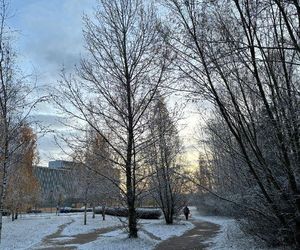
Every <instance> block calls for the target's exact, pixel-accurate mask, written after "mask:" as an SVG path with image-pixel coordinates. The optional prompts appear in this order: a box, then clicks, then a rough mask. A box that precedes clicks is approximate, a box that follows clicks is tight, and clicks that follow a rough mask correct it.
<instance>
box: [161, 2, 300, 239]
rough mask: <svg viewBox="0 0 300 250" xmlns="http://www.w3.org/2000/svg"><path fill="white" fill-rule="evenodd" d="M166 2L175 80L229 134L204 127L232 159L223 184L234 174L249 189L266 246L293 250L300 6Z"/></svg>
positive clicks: (296, 218)
mask: <svg viewBox="0 0 300 250" xmlns="http://www.w3.org/2000/svg"><path fill="white" fill-rule="evenodd" d="M165 3H166V5H167V7H168V8H169V10H170V11H171V12H172V16H173V20H174V27H175V28H174V29H173V30H172V32H170V39H169V46H170V48H172V49H173V50H174V51H175V52H176V53H177V56H178V57H177V59H178V61H177V64H176V66H177V69H178V73H179V74H180V76H181V77H184V78H185V79H187V80H188V81H189V83H190V86H191V89H189V90H190V91H191V92H193V93H194V94H195V95H198V96H199V95H201V96H202V97H204V98H206V99H207V100H208V101H209V102H211V104H212V105H211V106H212V107H213V108H212V112H214V113H215V114H216V116H215V117H216V120H218V121H221V122H222V124H224V125H225V126H226V127H225V128H224V129H226V131H228V132H229V135H230V136H228V134H225V133H224V134H222V130H220V129H219V130H218V128H217V127H216V126H211V128H212V130H211V131H213V135H214V138H216V137H218V138H219V140H218V142H219V143H220V142H221V141H223V143H222V144H220V145H222V150H227V152H228V154H226V156H227V157H226V160H227V159H230V160H232V162H231V163H230V165H228V166H230V168H231V173H230V176H227V177H228V178H231V177H232V176H234V175H232V173H234V172H233V169H234V168H235V167H238V168H239V169H241V174H240V175H236V176H235V178H240V177H242V178H243V180H245V181H248V182H249V186H250V187H252V190H255V192H252V193H251V192H250V189H249V190H248V191H249V193H251V197H252V198H253V199H254V200H255V202H254V203H253V204H251V201H250V200H249V201H250V205H254V204H255V205H258V206H259V209H260V211H261V213H255V214H253V210H251V209H250V210H251V211H252V212H249V214H251V215H250V216H252V218H253V220H252V222H253V221H255V223H257V225H258V224H259V223H261V222H262V221H263V222H264V224H265V225H269V227H266V226H264V227H263V226H261V227H260V229H261V235H260V236H261V237H262V238H264V239H265V240H268V241H269V242H271V241H272V240H273V239H274V235H277V236H278V237H276V240H277V241H276V244H284V243H286V242H289V243H293V242H294V243H296V244H298V245H299V244H300V243H299V242H300V237H299V235H300V234H299V229H300V226H299V221H300V220H299V152H300V151H299V145H300V144H299V109H297V107H298V106H299V77H298V73H297V72H298V67H299V51H298V47H297V46H298V44H297V36H298V34H299V33H298V31H299V18H298V16H299V15H298V14H299V12H298V10H299V9H298V7H299V3H298V2H297V1H270V0H261V1H246V0H245V1H237V0H233V1H227V2H224V1H213V4H212V2H209V1H193V0H191V1H181V0H170V1H165ZM171 26H172V25H171ZM178 27H180V28H178ZM227 139H230V142H231V143H230V144H228V143H227V141H224V140H227ZM215 142H217V140H215ZM268 144H271V145H272V146H271V147H269V146H268ZM215 152H218V154H220V150H219V151H218V150H215ZM215 156H217V155H215ZM215 159H217V157H215ZM219 159H221V160H222V158H219ZM246 170H247V171H246ZM245 172H247V175H246V176H243V173H245ZM254 197H255V198H254ZM261 197H263V199H262V198H261ZM252 208H253V207H252ZM254 218H255V219H254ZM249 221H251V220H249ZM249 223H250V222H249ZM278 228H279V229H278ZM257 229H258V228H257ZM268 237H269V238H268ZM273 242H274V241H273Z"/></svg>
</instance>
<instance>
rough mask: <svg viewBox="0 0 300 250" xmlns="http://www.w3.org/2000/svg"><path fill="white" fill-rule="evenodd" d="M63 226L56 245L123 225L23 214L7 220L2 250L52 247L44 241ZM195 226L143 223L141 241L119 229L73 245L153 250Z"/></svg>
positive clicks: (76, 217) (110, 220) (110, 218)
mask: <svg viewBox="0 0 300 250" xmlns="http://www.w3.org/2000/svg"><path fill="white" fill-rule="evenodd" d="M123 220H124V218H123ZM62 225H64V226H65V228H64V229H63V231H62V232H61V234H60V236H63V238H55V239H54V240H55V241H56V242H59V241H60V242H61V241H65V240H68V239H69V240H70V239H73V238H74V237H76V235H79V234H88V233H92V232H93V231H94V230H97V229H101V228H107V227H115V226H120V228H122V223H121V221H120V220H119V219H118V218H117V217H114V216H106V220H105V221H103V220H102V216H99V215H96V218H95V219H92V213H88V219H87V225H83V213H70V214H60V215H59V216H56V215H55V214H49V213H42V214H37V215H34V214H30V215H22V216H21V217H19V219H18V220H16V221H14V222H12V221H11V219H10V218H9V217H4V225H3V240H2V242H1V245H0V249H1V250H2V249H5V250H10V249H36V248H38V249H40V248H44V247H50V245H45V244H43V239H44V238H45V237H46V236H48V235H51V234H53V233H55V232H57V230H58V229H59V227H60V226H62ZM193 227H194V225H193V224H192V223H190V222H186V221H177V222H175V224H174V225H166V224H165V223H164V221H163V220H162V219H160V220H140V221H139V228H140V229H141V230H140V231H139V238H138V239H128V234H127V232H126V230H123V229H118V230H113V231H112V232H108V233H105V234H102V235H100V236H99V237H98V238H97V239H96V240H95V241H92V242H89V243H86V244H82V245H72V246H74V247H77V248H78V249H83V250H85V249H91V250H92V249H113V250H117V249H130V250H134V249H147V250H148V249H154V247H155V245H157V244H158V243H160V242H161V241H162V240H165V239H168V238H170V237H174V236H180V235H182V234H183V233H184V232H185V231H187V230H190V229H192V228H193ZM48 244H49V243H48ZM54 244H55V243H54ZM68 246H71V245H68Z"/></svg>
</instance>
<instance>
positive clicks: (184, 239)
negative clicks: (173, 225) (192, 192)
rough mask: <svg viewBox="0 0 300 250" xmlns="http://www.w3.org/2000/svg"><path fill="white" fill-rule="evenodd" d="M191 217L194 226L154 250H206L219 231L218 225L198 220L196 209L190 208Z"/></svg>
mask: <svg viewBox="0 0 300 250" xmlns="http://www.w3.org/2000/svg"><path fill="white" fill-rule="evenodd" d="M191 213H192V214H193V217H192V218H191V219H190V221H191V222H192V223H193V225H194V226H195V227H194V228H193V229H191V230H189V231H187V232H185V233H184V234H183V235H181V236H177V237H172V238H170V239H168V240H165V241H163V242H161V243H160V244H158V245H157V246H156V248H155V249H156V250H176V249H186V250H187V249H197V250H198V249H199V250H200V249H206V248H207V247H208V246H209V245H210V243H209V241H210V240H211V238H213V237H215V236H216V235H217V233H218V232H219V230H220V225H218V224H215V223H211V222H207V221H204V220H202V219H199V216H200V215H199V213H198V211H197V210H196V208H193V207H192V208H191Z"/></svg>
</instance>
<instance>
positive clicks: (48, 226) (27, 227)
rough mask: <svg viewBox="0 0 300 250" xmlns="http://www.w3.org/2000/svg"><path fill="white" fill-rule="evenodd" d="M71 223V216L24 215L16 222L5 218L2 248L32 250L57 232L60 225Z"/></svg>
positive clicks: (7, 249)
mask: <svg viewBox="0 0 300 250" xmlns="http://www.w3.org/2000/svg"><path fill="white" fill-rule="evenodd" d="M71 221H72V218H71V216H55V214H37V215H23V216H20V217H19V219H18V220H16V221H14V222H12V221H11V218H10V217H3V231H2V233H3V234H2V241H1V246H0V248H1V249H5V250H10V249H31V248H32V247H33V246H34V245H36V244H38V243H40V242H41V241H42V239H43V238H44V237H45V236H47V235H50V234H52V233H54V232H56V230H57V228H58V227H59V226H60V225H63V224H65V223H68V222H71Z"/></svg>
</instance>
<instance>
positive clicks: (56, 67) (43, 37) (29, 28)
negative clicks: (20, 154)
mask: <svg viewBox="0 0 300 250" xmlns="http://www.w3.org/2000/svg"><path fill="white" fill-rule="evenodd" d="M96 4H97V0H11V1H10V4H9V12H10V16H11V17H10V18H9V20H8V24H9V26H10V27H11V28H12V29H13V30H14V31H15V32H14V34H15V36H14V37H15V38H14V47H15V49H16V50H17V54H18V62H19V65H20V68H21V70H22V71H23V72H24V74H31V77H32V81H35V82H36V84H37V85H38V86H46V85H47V86H52V85H53V86H57V84H58V83H57V82H58V80H59V74H60V70H61V69H62V68H63V67H64V68H65V69H66V70H70V71H71V70H72V69H73V68H74V66H75V65H76V64H77V63H78V62H79V59H80V56H81V55H83V54H84V41H83V37H82V16H83V14H87V15H92V14H93V11H94V8H95V7H96ZM34 112H35V113H34V115H35V119H37V120H39V121H40V122H42V123H43V124H44V125H46V126H49V128H50V129H57V130H59V129H62V127H61V125H60V123H59V119H60V116H59V114H57V113H56V112H55V111H54V109H53V108H52V107H51V106H50V105H49V104H45V103H43V104H40V105H39V106H38V108H37V109H36V110H35V111H34ZM189 112H191V113H189ZM194 112H195V110H194V108H193V107H192V106H189V107H188V108H187V110H186V114H185V117H186V120H185V121H184V122H183V123H184V124H185V126H184V131H183V132H182V133H181V134H182V135H183V138H184V140H185V141H186V142H187V141H189V142H188V143H186V146H187V149H188V150H189V156H188V157H189V158H191V159H193V161H194V158H195V157H196V155H195V150H194V144H195V142H194V141H193V140H191V138H192V137H193V135H194V132H195V128H196V123H197V118H196V116H195V115H194ZM53 136H54V134H53V133H48V134H46V135H43V136H42V137H41V136H39V137H38V152H39V157H40V163H39V165H42V166H47V164H48V161H49V160H54V159H60V158H64V157H65V156H64V155H63V154H62V152H61V149H60V148H59V147H58V146H57V145H56V144H55V142H54V139H53Z"/></svg>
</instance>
